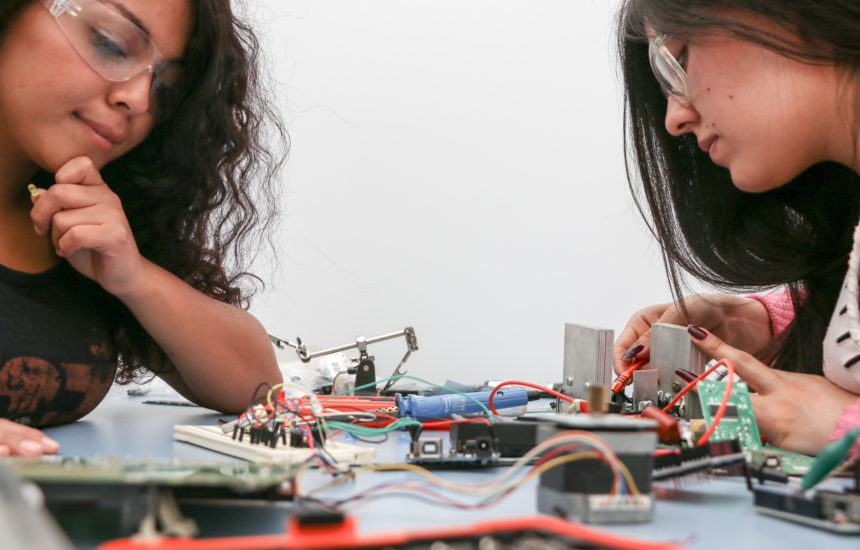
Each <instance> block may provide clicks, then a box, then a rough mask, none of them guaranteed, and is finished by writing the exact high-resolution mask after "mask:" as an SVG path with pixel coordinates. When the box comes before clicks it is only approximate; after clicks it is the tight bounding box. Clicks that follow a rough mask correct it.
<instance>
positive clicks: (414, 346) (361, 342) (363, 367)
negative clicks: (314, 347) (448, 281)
mask: <svg viewBox="0 0 860 550" xmlns="http://www.w3.org/2000/svg"><path fill="white" fill-rule="evenodd" d="M398 336H403V337H404V338H406V355H404V356H403V359H401V360H400V363H398V365H397V367H396V368H395V369H394V372H393V373H392V376H397V375H402V374H405V372H406V371H401V368H402V367H403V364H404V363H406V360H407V359H409V356H410V355H411V354H412V352H413V351H417V350H418V339H417V338H416V337H415V329H413V328H412V327H406V328H404V329H403V330H402V331H400V332H392V333H390V334H383V335H382V336H377V337H375V338H365V337H364V336H359V337H357V338H356V339H355V342H353V343H351V344H344V345H342V346H337V347H334V348H329V349H324V350H321V351H315V352H310V351H309V350H308V347H307V346H306V345H305V344H303V343H302V339H301V338H296V341H295V342H291V341H289V340H285V339H284V338H280V337H278V336H275V335H274V334H272V333H269V340H271V342H272V344H274V346H275V347H276V348H278V349H286V348H288V347H290V348H293V349H295V350H296V354H297V355H298V356H299V359H301V361H302V362H303V363H307V362H309V361H310V360H311V359H314V358H315V357H322V356H323V355H331V354H333V353H340V352H342V351H346V350H348V349H358V355H359V360H358V366H357V368H356V373H355V386H356V387H359V386H363V385H366V384H372V383H374V382H376V365H375V364H374V362H373V361H374V360H373V356H372V355H369V354H368V353H367V346H368V345H369V344H375V343H376V342H382V341H384V340H391V339H392V338H397V337H398ZM392 382H393V380H389V381H388V383H386V385H385V387H384V388H382V392H381V393H384V392H385V391H386V390H388V388H389V387H391V384H392ZM355 393H356V394H358V395H375V394H376V388H375V386H370V387H367V388H364V389H362V390H358V391H356V392H355Z"/></svg>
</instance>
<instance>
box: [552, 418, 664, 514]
mask: <svg viewBox="0 0 860 550" xmlns="http://www.w3.org/2000/svg"><path fill="white" fill-rule="evenodd" d="M535 418H536V419H537V420H538V421H540V422H541V424H540V425H539V427H538V441H544V440H547V439H549V438H550V437H552V436H555V435H557V434H560V433H564V432H567V431H569V430H577V431H587V432H589V434H591V435H592V436H596V437H597V438H599V439H598V440H599V441H601V442H602V444H603V445H606V446H608V447H609V448H610V449H611V451H612V452H613V453H614V454H615V455H616V456H617V460H619V461H620V462H621V463H622V464H623V466H624V468H625V469H626V470H627V471H628V472H629V474H630V476H631V480H632V481H633V482H634V483H635V486H636V487H637V488H638V494H619V493H616V492H614V491H613V487H614V483H615V479H616V472H614V469H613V468H612V467H611V466H610V464H611V463H612V460H615V459H614V458H612V457H608V458H607V457H606V456H605V454H604V458H603V459H601V458H597V457H595V458H591V457H586V458H583V459H581V460H576V461H572V462H567V463H564V464H560V465H558V466H556V467H554V468H550V469H548V470H546V471H544V472H543V473H541V475H540V481H539V484H538V495H537V496H538V499H537V500H538V510H539V511H541V512H544V513H547V514H564V515H566V516H570V517H573V518H576V519H577V520H579V521H583V522H586V523H624V522H642V521H650V520H651V518H652V517H653V514H654V498H653V496H652V495H651V474H652V470H653V464H654V457H653V453H654V449H655V447H656V444H657V434H656V433H655V432H654V429H655V428H656V423H655V422H654V421H653V420H648V419H641V418H630V417H625V416H621V415H612V414H607V415H585V414H579V415H573V416H571V415H560V414H553V415H550V414H547V415H535ZM586 450H591V449H586V448H585V447H583V446H577V447H575V448H569V449H568V450H567V452H568V453H573V452H583V451H586Z"/></svg>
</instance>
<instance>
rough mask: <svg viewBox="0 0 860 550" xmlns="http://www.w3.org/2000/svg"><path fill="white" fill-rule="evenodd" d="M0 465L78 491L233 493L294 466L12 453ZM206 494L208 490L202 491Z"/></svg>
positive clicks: (289, 472) (273, 481) (279, 477)
mask: <svg viewBox="0 0 860 550" xmlns="http://www.w3.org/2000/svg"><path fill="white" fill-rule="evenodd" d="M3 465H5V466H6V467H7V468H9V469H10V470H11V471H12V472H13V473H15V475H17V476H19V477H21V478H23V479H27V480H30V481H33V482H34V483H37V484H38V485H40V486H42V487H43V488H44V487H55V488H57V489H61V488H68V489H70V491H71V492H74V491H80V492H82V490H81V488H80V487H82V486H84V485H87V486H104V487H114V488H115V487H117V486H128V487H148V486H158V487H170V488H185V489H194V488H199V489H207V490H210V489H211V490H212V493H211V494H215V493H217V489H219V488H223V489H226V490H228V491H229V492H231V493H233V494H236V495H243V494H250V493H259V492H265V491H268V490H270V489H273V488H278V487H279V486H280V485H281V484H282V483H283V482H284V481H285V480H287V479H289V478H291V477H292V476H293V475H294V474H295V472H296V468H295V467H294V466H292V465H289V464H272V465H267V466H261V465H258V464H251V463H248V462H238V461H236V462H214V461H212V462H208V461H190V460H169V461H157V460H151V459H141V460H130V459H119V458H98V459H82V458H63V457H60V456H43V457H12V458H5V459H3ZM200 493H201V494H207V491H200Z"/></svg>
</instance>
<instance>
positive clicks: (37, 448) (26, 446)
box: [18, 439, 42, 454]
mask: <svg viewBox="0 0 860 550" xmlns="http://www.w3.org/2000/svg"><path fill="white" fill-rule="evenodd" d="M18 448H19V449H21V450H22V451H24V452H27V453H32V454H42V446H41V445H39V444H38V443H36V442H35V441H30V440H29V439H27V440H25V441H22V442H21V443H18Z"/></svg>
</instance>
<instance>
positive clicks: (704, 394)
mask: <svg viewBox="0 0 860 550" xmlns="http://www.w3.org/2000/svg"><path fill="white" fill-rule="evenodd" d="M696 388H697V389H698V391H699V401H700V402H701V403H702V414H703V415H704V417H705V423H706V424H707V425H708V427H710V426H711V423H712V422H713V421H714V414H716V412H717V409H718V408H719V407H720V403H721V402H722V400H723V393H725V391H726V383H725V382H717V381H714V380H701V381H699V383H698V384H697V385H696ZM732 439H737V440H739V441H740V443H741V447H743V448H744V449H750V450H755V449H761V448H762V445H761V435H760V434H759V431H758V423H757V422H756V420H755V414H753V409H752V402H751V401H750V392H749V388H748V387H747V384H746V382H735V383H734V384H733V385H732V393H731V395H729V401H728V403H727V405H726V412H725V414H723V418H722V419H721V420H720V423H719V425H717V428H716V430H714V433H713V434H712V435H711V438H710V440H711V441H729V440H732Z"/></svg>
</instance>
